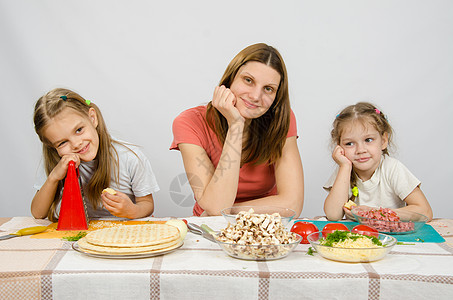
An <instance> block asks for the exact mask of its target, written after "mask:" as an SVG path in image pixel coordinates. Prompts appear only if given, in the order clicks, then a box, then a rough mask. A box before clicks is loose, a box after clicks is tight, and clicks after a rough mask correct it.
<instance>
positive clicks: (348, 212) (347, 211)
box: [343, 206, 355, 220]
mask: <svg viewBox="0 0 453 300" xmlns="http://www.w3.org/2000/svg"><path fill="white" fill-rule="evenodd" d="M343 211H344V215H345V217H346V219H349V220H355V217H354V215H353V214H352V213H351V210H350V209H349V208H347V207H344V206H343Z"/></svg>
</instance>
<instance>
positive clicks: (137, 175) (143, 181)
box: [34, 143, 159, 218]
mask: <svg viewBox="0 0 453 300" xmlns="http://www.w3.org/2000/svg"><path fill="white" fill-rule="evenodd" d="M113 147H114V148H115V149H116V151H117V152H118V166H119V178H118V179H119V182H118V183H117V182H115V178H116V176H115V174H114V173H113V172H112V174H111V178H112V179H111V181H110V186H109V187H111V188H112V189H114V190H117V191H120V192H123V193H125V194H126V195H128V196H129V198H130V199H131V200H132V202H134V203H135V197H143V196H146V195H149V194H152V193H155V192H157V191H159V186H158V184H157V181H156V178H155V176H154V173H153V170H152V168H151V163H150V162H149V160H148V158H147V157H146V156H145V155H144V154H143V152H141V151H140V149H139V148H138V147H136V146H133V145H127V147H126V146H123V145H121V144H117V143H113ZM131 150H132V151H133V152H132V151H131ZM94 164H95V161H90V162H82V163H81V164H80V165H79V175H80V181H81V185H82V187H83V189H85V186H86V184H87V183H88V181H89V179H90V178H91V176H92V175H93V172H94ZM46 179H47V175H46V173H45V170H44V166H43V165H42V164H41V165H40V170H39V173H38V176H37V179H36V182H35V184H34V188H35V189H36V190H39V189H40V188H41V187H42V185H43V184H44V182H45V181H46ZM99 197H100V195H99ZM83 200H84V202H85V205H86V207H87V213H88V217H89V218H116V217H115V216H113V215H112V214H111V213H110V212H109V211H108V210H106V209H105V208H104V207H102V204H100V207H96V208H95V207H93V205H91V203H90V202H89V201H88V199H85V197H84V199H83ZM57 211H59V207H58V208H57Z"/></svg>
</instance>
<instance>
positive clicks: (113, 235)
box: [85, 224, 180, 247]
mask: <svg viewBox="0 0 453 300" xmlns="http://www.w3.org/2000/svg"><path fill="white" fill-rule="evenodd" d="M179 236H180V235H179V230H178V228H176V227H174V226H171V225H167V224H144V225H126V226H120V227H113V228H105V229H100V230H96V231H92V232H90V233H88V234H87V235H86V237H85V239H86V241H87V242H88V243H90V244H92V245H98V246H109V247H141V246H152V245H159V244H165V243H169V242H172V241H175V240H179Z"/></svg>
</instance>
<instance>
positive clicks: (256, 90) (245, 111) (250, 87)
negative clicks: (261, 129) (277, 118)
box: [230, 61, 281, 119]
mask: <svg viewBox="0 0 453 300" xmlns="http://www.w3.org/2000/svg"><path fill="white" fill-rule="evenodd" d="M280 79H281V76H280V74H279V73H278V72H277V71H276V70H274V69H273V68H271V67H269V66H267V65H265V64H263V63H260V62H256V61H249V62H247V63H246V64H244V65H243V66H242V67H241V68H239V71H238V73H237V74H236V76H235V77H234V80H233V83H232V84H231V86H230V90H231V92H233V94H234V95H235V96H236V108H237V109H238V110H239V113H240V114H241V115H242V116H243V117H244V118H245V119H254V118H258V117H261V116H262V115H263V114H265V113H266V111H267V110H268V109H269V107H271V105H272V103H273V102H274V99H275V96H276V95H277V90H278V87H279V85H280Z"/></svg>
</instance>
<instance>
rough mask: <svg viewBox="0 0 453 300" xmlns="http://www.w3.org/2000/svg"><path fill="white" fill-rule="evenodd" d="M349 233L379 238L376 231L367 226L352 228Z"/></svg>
mask: <svg viewBox="0 0 453 300" xmlns="http://www.w3.org/2000/svg"><path fill="white" fill-rule="evenodd" d="M351 232H353V233H359V234H363V235H368V236H374V237H378V236H379V231H377V230H376V229H375V228H373V227H370V226H367V225H362V224H360V225H357V226H355V227H354V228H352V230H351Z"/></svg>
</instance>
